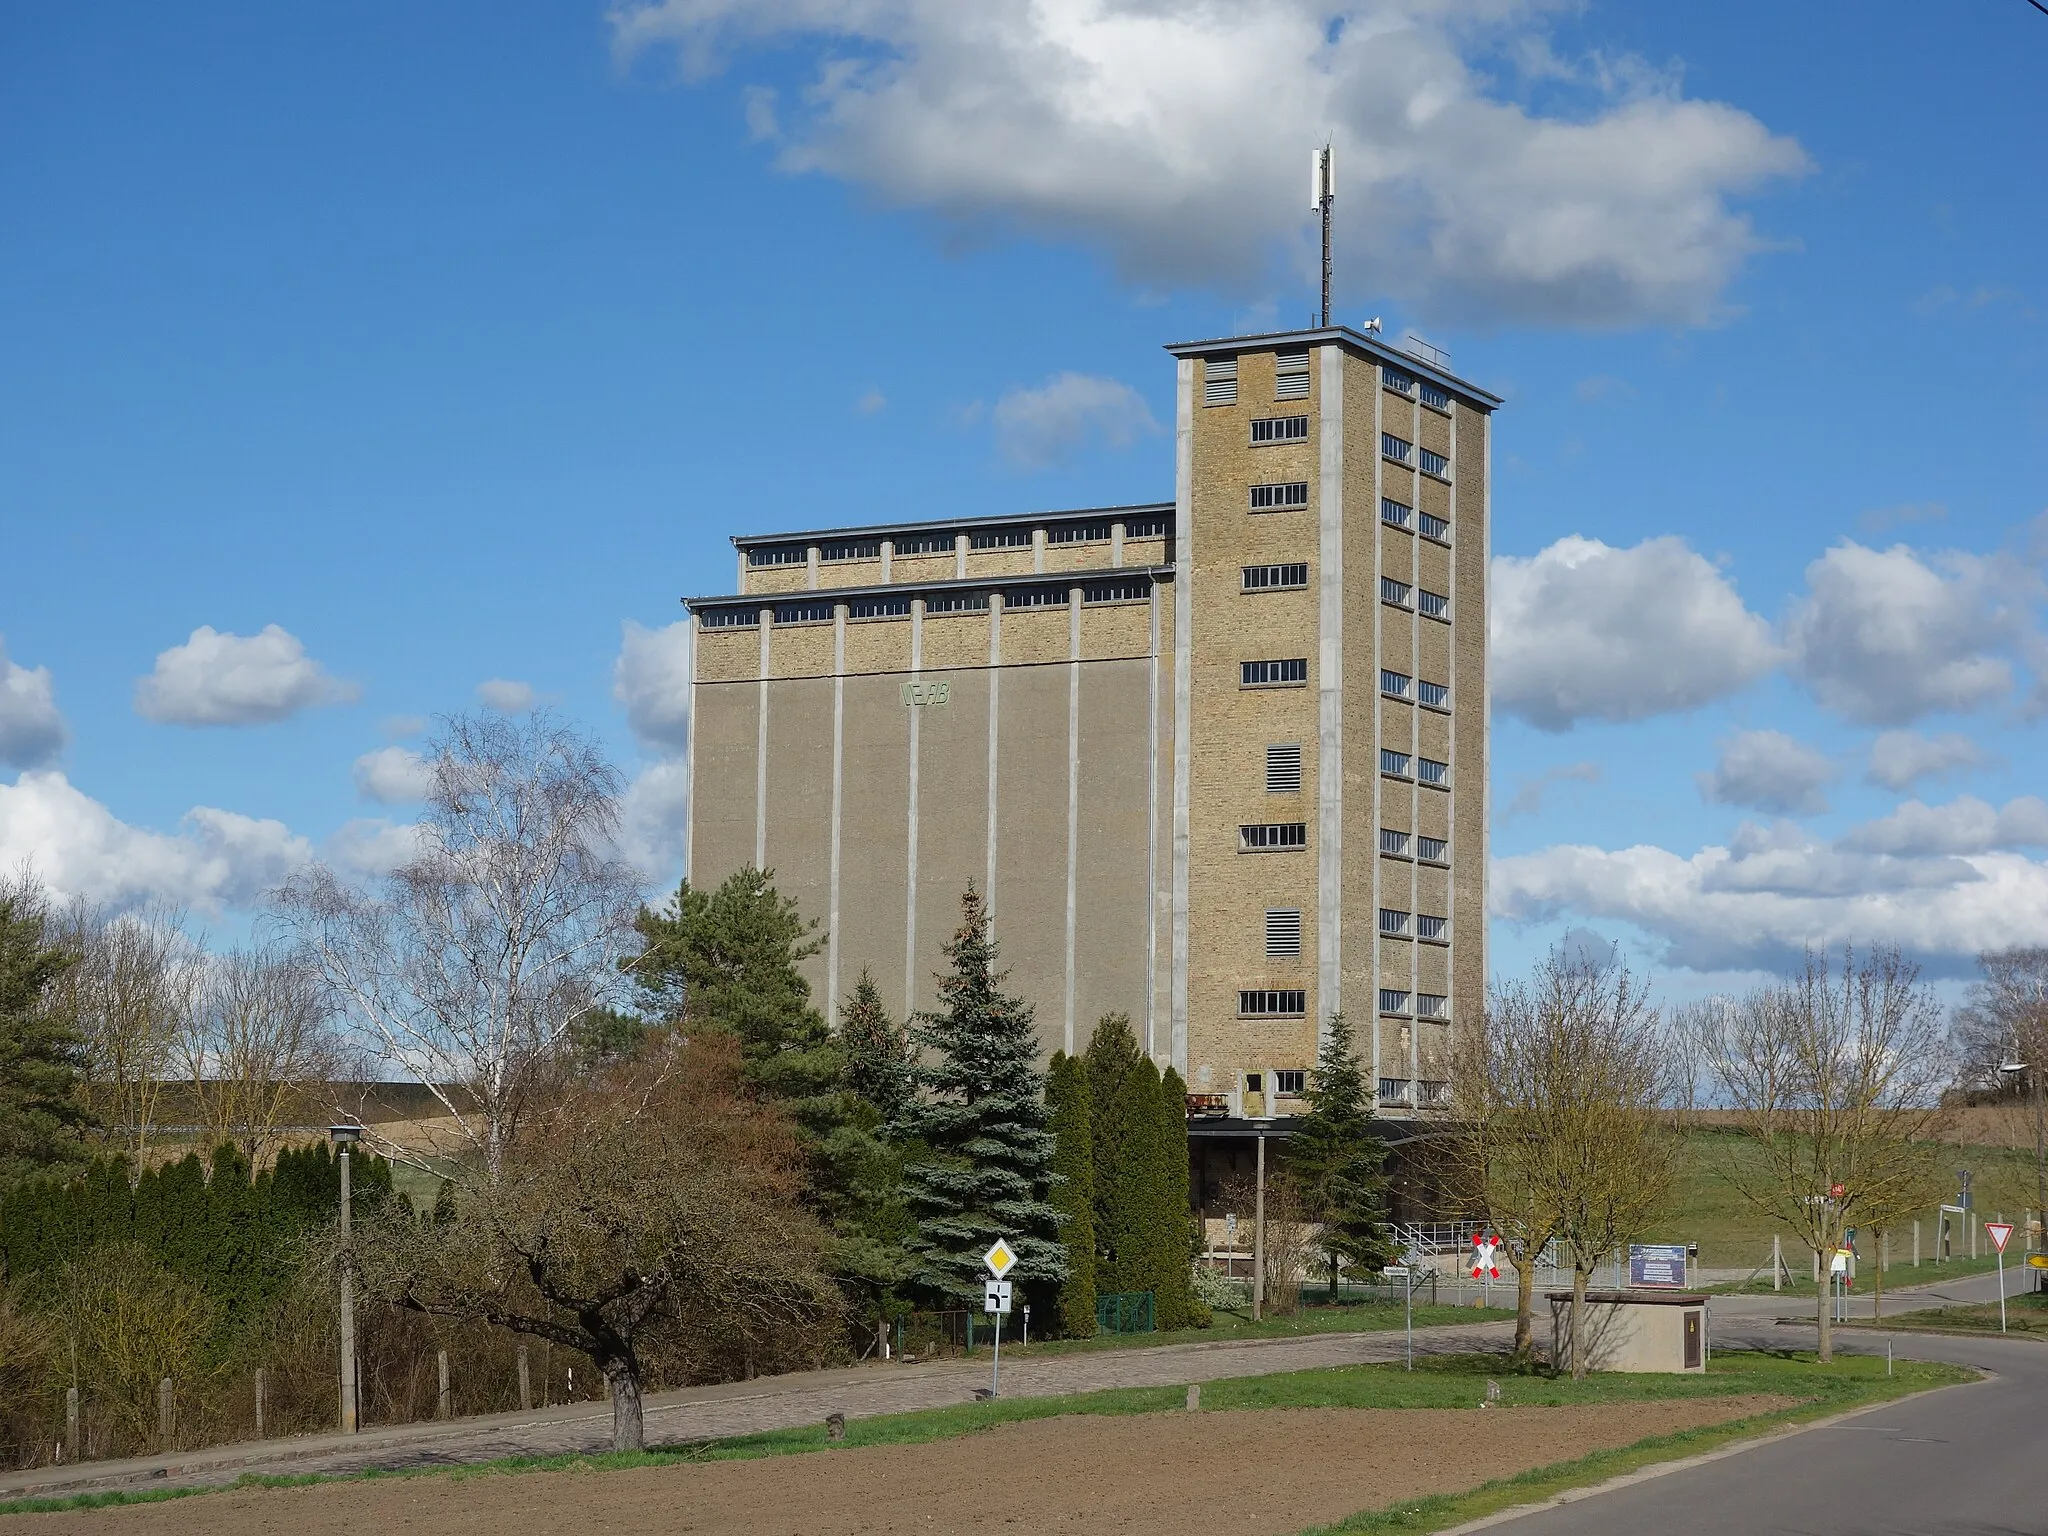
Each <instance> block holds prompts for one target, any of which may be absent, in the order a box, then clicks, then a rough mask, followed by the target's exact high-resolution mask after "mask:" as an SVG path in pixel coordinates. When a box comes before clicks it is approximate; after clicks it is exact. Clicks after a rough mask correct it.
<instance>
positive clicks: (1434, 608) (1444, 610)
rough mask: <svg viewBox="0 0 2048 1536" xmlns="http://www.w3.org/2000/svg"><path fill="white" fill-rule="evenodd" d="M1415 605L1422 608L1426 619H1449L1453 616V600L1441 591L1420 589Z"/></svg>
mask: <svg viewBox="0 0 2048 1536" xmlns="http://www.w3.org/2000/svg"><path fill="white" fill-rule="evenodd" d="M1415 606H1416V607H1417V608H1418V609H1420V610H1421V612H1422V616H1423V617H1424V618H1425V619H1448V618H1449V617H1450V616H1451V600H1450V599H1449V598H1448V597H1445V596H1444V595H1443V594H1442V593H1441V592H1428V591H1421V590H1419V589H1418V592H1417V595H1416V599H1415Z"/></svg>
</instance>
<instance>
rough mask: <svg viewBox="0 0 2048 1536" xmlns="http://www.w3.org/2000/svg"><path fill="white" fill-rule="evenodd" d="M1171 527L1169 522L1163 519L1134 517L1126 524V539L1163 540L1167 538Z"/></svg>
mask: <svg viewBox="0 0 2048 1536" xmlns="http://www.w3.org/2000/svg"><path fill="white" fill-rule="evenodd" d="M1169 526H1170V525H1169V523H1168V520H1167V519H1166V518H1163V517H1134V518H1132V519H1131V520H1130V521H1129V522H1128V523H1125V524H1124V537H1125V538H1127V539H1163V538H1165V537H1166V531H1167V528H1168V527H1169Z"/></svg>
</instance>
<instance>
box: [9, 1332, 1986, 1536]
mask: <svg viewBox="0 0 2048 1536" xmlns="http://www.w3.org/2000/svg"><path fill="white" fill-rule="evenodd" d="M1970 1374H1971V1373H1969V1372H1967V1371H1963V1370H1961V1369H1959V1368H1957V1367H1954V1366H1945V1365H1939V1364H1931V1363H1924V1362H1918V1361H1900V1362H1898V1365H1897V1374H1896V1375H1895V1376H1890V1377H1888V1376H1886V1375H1885V1362H1883V1361H1881V1360H1874V1359H1868V1358H1864V1357H1860V1356H1842V1357H1839V1358H1837V1359H1836V1360H1835V1361H1834V1362H1833V1363H1832V1364H1830V1365H1825V1366H1823V1365H1820V1364H1818V1363H1817V1362H1816V1361H1815V1360H1814V1359H1813V1357H1812V1355H1811V1354H1798V1353H1781V1354H1724V1355H1720V1356H1717V1357H1716V1358H1715V1359H1714V1361H1713V1363H1712V1365H1711V1367H1710V1369H1709V1371H1708V1373H1707V1374H1706V1375H1704V1376H1621V1375H1611V1376H1593V1377H1590V1378H1588V1379H1587V1380H1585V1381H1583V1382H1574V1381H1572V1380H1570V1379H1569V1378H1553V1377H1550V1376H1547V1375H1542V1374H1538V1373H1522V1374H1517V1373H1515V1372H1513V1371H1511V1370H1510V1369H1508V1365H1507V1362H1506V1361H1505V1360H1504V1359H1502V1358H1501V1357H1499V1356H1493V1355H1468V1356H1448V1357H1444V1356H1439V1357H1431V1358H1428V1359H1425V1360H1420V1361H1418V1362H1417V1363H1416V1369H1415V1370H1414V1371H1412V1372H1410V1371H1405V1370H1403V1369H1402V1368H1401V1367H1400V1366H1398V1365H1365V1366H1346V1367H1339V1368H1336V1369H1331V1370H1314V1371H1292V1372H1287V1373H1284V1374H1278V1375H1271V1376H1248V1377H1239V1378H1234V1379H1231V1380H1225V1381H1213V1382H1208V1383H1206V1384H1204V1386H1203V1388H1202V1405H1203V1408H1204V1409H1205V1410H1223V1409H1277V1408H1468V1409H1476V1408H1477V1407H1478V1406H1479V1405H1480V1403H1481V1401H1482V1400H1483V1398H1484V1396H1485V1389H1486V1383H1487V1382H1488V1381H1489V1380H1492V1381H1495V1382H1498V1383H1499V1386H1500V1401H1501V1402H1502V1403H1503V1404H1510V1405H1512V1404H1528V1405H1542V1406H1560V1405H1571V1404H1578V1403H1606V1402H1645V1401H1655V1400H1666V1399H1674V1398H1699V1397H1726V1396H1735V1395H1749V1394H1761V1393H1769V1394H1773V1395H1778V1396H1784V1397H1792V1398H1796V1399H1798V1400H1799V1402H1798V1406H1797V1407H1795V1408H1790V1409H1785V1410H1780V1411H1778V1412H1776V1413H1771V1414H1764V1415H1760V1416H1756V1417H1753V1418H1750V1419H1745V1420H1742V1421H1741V1425H1742V1426H1744V1430H1743V1432H1753V1431H1754V1429H1755V1428H1756V1427H1758V1426H1760V1425H1763V1424H1766V1423H1775V1422H1780V1421H1785V1420H1788V1419H1791V1418H1796V1417H1798V1416H1801V1415H1805V1416H1809V1417H1810V1416H1812V1415H1814V1414H1824V1413H1830V1412H1835V1411H1838V1410H1839V1409H1841V1408H1845V1407H1850V1406H1854V1405H1856V1404H1858V1403H1862V1402H1876V1401H1882V1400H1884V1399H1885V1398H1888V1397H1893V1396H1898V1395H1901V1394H1903V1393H1906V1392H1911V1391H1917V1390H1920V1389H1922V1388H1926V1387H1932V1386H1943V1385H1948V1384H1950V1383H1953V1382H1958V1381H1965V1380H1968V1379H1970ZM1185 1398H1186V1389H1185V1388H1184V1387H1178V1386H1174V1387H1131V1388H1120V1389H1115V1390H1110V1391H1104V1392H1088V1393H1077V1394H1072V1395H1068V1396H1061V1397H1037V1398H1012V1399H998V1400H996V1401H994V1402H984V1403H963V1404H961V1405H959V1406H957V1407H951V1408H934V1409H927V1410H924V1411H922V1412H917V1413H902V1414H889V1415H885V1416H882V1417H877V1418H871V1419H852V1420H849V1421H848V1422H847V1425H846V1440H845V1442H844V1445H843V1446H839V1445H832V1444H830V1443H828V1442H827V1440H826V1438H825V1429H824V1426H822V1425H806V1426H804V1427H802V1428H798V1429H782V1430H768V1431H763V1432H761V1433H758V1434H752V1435H737V1436H733V1437H730V1438H727V1439H720V1440H708V1441H698V1442H692V1443H688V1444H681V1445H668V1446H657V1447H654V1448H652V1449H649V1450H646V1451H636V1452H628V1453H621V1454H611V1453H604V1454H595V1455H564V1456H521V1457H507V1458H504V1459H501V1460H497V1461H488V1462H479V1463H476V1464H475V1465H472V1466H467V1467H454V1468H448V1467H422V1468H409V1469H406V1470H403V1471H394V1472H367V1473H360V1474H356V1475H354V1476H352V1477H347V1478H328V1477H323V1476H320V1475H317V1474H315V1475H303V1476H296V1477H265V1476H257V1475H245V1476H244V1477H242V1478H240V1479H238V1480H237V1481H236V1482H234V1483H232V1484H227V1485H224V1486H225V1487H232V1488H286V1487H303V1486H305V1485H307V1484H310V1483H316V1482H329V1481H335V1482H339V1481H366V1480H382V1479H388V1478H394V1477H449V1478H465V1477H487V1476H504V1475H507V1474H513V1473H522V1472H546V1471H562V1470H567V1469H571V1468H574V1469H589V1470H598V1471H601V1470H608V1469H620V1468H630V1467H668V1466H676V1465H681V1464H687V1463H691V1462H700V1461H737V1460H749V1459H754V1458H758V1457H764V1456H790V1455H806V1454H814V1453H832V1452H837V1451H838V1450H841V1449H848V1450H853V1449H859V1448H861V1447H865V1446H881V1445H922V1444H928V1443H930V1442H932V1441H937V1440H950V1439H954V1438H957V1437H959V1436H962V1435H970V1434H977V1433H981V1432H984V1431H987V1430H990V1429H994V1428H996V1427H998V1426H1000V1425H1004V1424H1018V1423H1024V1422H1027V1421H1030V1420H1034V1419H1047V1418H1056V1417H1060V1416H1065V1415H1074V1414H1093V1415H1101V1416H1106V1417H1114V1416H1123V1415H1130V1414H1141V1413H1164V1412H1171V1411H1174V1410H1178V1409H1180V1408H1181V1407H1182V1406H1183V1404H1184V1402H1185ZM1712 1433H1713V1431H1705V1430H1703V1431H1694V1432H1691V1435H1690V1436H1685V1435H1681V1436H1665V1437H1663V1438H1662V1439H1660V1440H1658V1441H1655V1442H1645V1446H1646V1447H1648V1448H1650V1450H1651V1451H1655V1452H1657V1453H1656V1454H1648V1453H1646V1459H1649V1460H1655V1459H1661V1454H1662V1452H1661V1450H1660V1448H1662V1447H1665V1446H1667V1445H1679V1444H1681V1443H1682V1445H1683V1447H1687V1448H1689V1447H1691V1446H1692V1445H1693V1444H1694V1441H1695V1439H1696V1438H1697V1437H1699V1436H1706V1435H1710V1434H1712ZM1733 1437H1734V1436H1733V1435H1732V1434H1728V1435H1723V1436H1722V1438H1723V1439H1727V1438H1733ZM1701 1443H1702V1444H1704V1443H1705V1442H1704V1441H1702V1442H1701ZM1717 1443H1718V1442H1717ZM1631 1449H1632V1450H1640V1449H1643V1448H1641V1447H1638V1448H1631ZM1625 1454H1628V1453H1625V1452H1610V1453H1603V1456H1602V1457H1589V1458H1584V1459H1583V1460H1582V1461H1579V1462H1572V1463H1568V1464H1567V1465H1566V1467H1565V1468H1563V1469H1559V1468H1547V1469H1544V1471H1545V1473H1546V1474H1557V1475H1569V1476H1570V1477H1573V1478H1576V1479H1578V1480H1580V1481H1584V1480H1591V1479H1593V1478H1596V1477H1605V1476H1609V1475H1612V1472H1613V1471H1614V1470H1625V1468H1621V1467H1619V1466H1618V1465H1617V1464H1614V1460H1613V1459H1614V1458H1615V1457H1617V1456H1622V1455H1625ZM1535 1476H1538V1474H1528V1475H1526V1476H1525V1477H1524V1478H1520V1479H1509V1480H1507V1481H1506V1482H1505V1483H1503V1484H1488V1485H1487V1487H1486V1488H1485V1489H1480V1490H1476V1491H1475V1493H1473V1494H1468V1495H1460V1496H1458V1497H1459V1498H1463V1499H1470V1498H1474V1497H1478V1496H1479V1495H1481V1494H1485V1493H1487V1492H1488V1491H1489V1490H1493V1489H1496V1488H1500V1487H1507V1488H1511V1489H1513V1490H1515V1496H1514V1498H1512V1499H1509V1500H1507V1502H1517V1501H1519V1500H1521V1499H1523V1498H1528V1497H1541V1496H1542V1494H1541V1492H1540V1491H1539V1492H1530V1491H1529V1490H1530V1489H1531V1488H1532V1487H1534V1486H1535V1485H1533V1484H1531V1483H1529V1481H1528V1479H1529V1477H1535ZM1575 1485H1576V1484H1575V1483H1574V1482H1565V1483H1561V1484H1559V1485H1558V1486H1575ZM214 1491H218V1490H215V1489H204V1488H163V1489H136V1490H124V1489H115V1490H109V1491H106V1492H102V1493H86V1494H73V1495H64V1496H56V1497H48V1498H35V1499H18V1500H15V1501H13V1502H11V1503H6V1504H0V1514H18V1513H31V1512H47V1511H57V1510H70V1509H100V1508H105V1507H107V1506H110V1505H115V1504H144V1503H154V1502H158V1501H160V1500H163V1499H171V1498H187V1497H191V1496H193V1495H195V1494H200V1493H208V1492H214ZM1444 1502H1445V1501H1440V1500H1437V1501H1428V1500H1426V1501H1423V1504H1422V1505H1418V1506H1416V1508H1417V1509H1421V1508H1424V1507H1425V1506H1426V1507H1428V1508H1430V1509H1434V1508H1435V1507H1436V1506H1437V1505H1438V1504H1440V1503H1444ZM1450 1503H1452V1504H1454V1503H1456V1500H1452V1501H1450ZM1445 1507H1446V1508H1448V1507H1450V1506H1449V1504H1445ZM1458 1507H1459V1509H1460V1510H1462V1508H1463V1506H1462V1505H1460V1506H1458ZM1408 1509H1409V1506H1405V1505H1404V1506H1402V1509H1401V1510H1400V1511H1396V1512H1392V1513H1388V1514H1385V1515H1384V1516H1382V1515H1371V1516H1359V1517H1356V1518H1357V1519H1360V1520H1366V1519H1381V1518H1386V1519H1394V1518H1400V1519H1408V1518H1410V1516H1409V1514H1408ZM1456 1518H1469V1516H1468V1515H1465V1514H1462V1513H1458V1514H1457V1515H1456ZM1435 1523H1437V1524H1443V1523H1448V1520H1444V1521H1437V1522H1435ZM1428 1528H1430V1527H1428V1526H1423V1525H1414V1524H1407V1525H1387V1526H1373V1525H1354V1524H1345V1525H1343V1526H1341V1527H1338V1528H1337V1529H1341V1530H1343V1531H1346V1532H1349V1531H1352V1530H1353V1529H1356V1530H1360V1531H1365V1530H1379V1529H1387V1530H1423V1529H1428Z"/></svg>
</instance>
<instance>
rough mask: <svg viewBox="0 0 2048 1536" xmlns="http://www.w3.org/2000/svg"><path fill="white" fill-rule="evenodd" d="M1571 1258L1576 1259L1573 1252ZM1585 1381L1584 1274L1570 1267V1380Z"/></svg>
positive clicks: (1578, 1268) (1576, 1255)
mask: <svg viewBox="0 0 2048 1536" xmlns="http://www.w3.org/2000/svg"><path fill="white" fill-rule="evenodd" d="M1572 1256H1573V1258H1574V1259H1575V1260H1576V1259H1577V1257H1578V1254H1577V1251H1576V1250H1574V1251H1573V1255H1572ZM1585 1379H1586V1272H1585V1270H1583V1269H1581V1268H1580V1267H1579V1265H1578V1264H1577V1263H1574V1264H1573V1265H1572V1380H1573V1381H1584V1380H1585Z"/></svg>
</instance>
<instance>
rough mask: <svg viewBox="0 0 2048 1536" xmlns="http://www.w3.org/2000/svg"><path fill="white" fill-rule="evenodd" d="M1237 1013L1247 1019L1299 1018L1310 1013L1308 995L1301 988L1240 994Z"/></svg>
mask: <svg viewBox="0 0 2048 1536" xmlns="http://www.w3.org/2000/svg"><path fill="white" fill-rule="evenodd" d="M1237 1011H1238V1012H1239V1013H1241V1014H1243V1015H1245V1016H1246V1017H1247V1018H1262V1017H1269V1016H1270V1017H1277V1018H1299V1017H1301V1016H1302V1015H1303V1014H1305V1013H1307V1012H1308V993H1307V992H1306V991H1305V990H1303V989H1302V988H1299V987H1296V988H1292V989H1286V988H1282V989H1279V990H1275V991H1270V992H1268V991H1246V992H1240V993H1238V994H1237Z"/></svg>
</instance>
